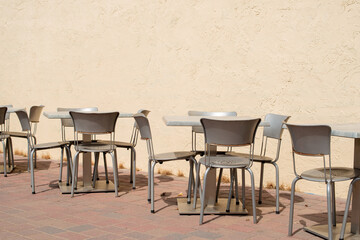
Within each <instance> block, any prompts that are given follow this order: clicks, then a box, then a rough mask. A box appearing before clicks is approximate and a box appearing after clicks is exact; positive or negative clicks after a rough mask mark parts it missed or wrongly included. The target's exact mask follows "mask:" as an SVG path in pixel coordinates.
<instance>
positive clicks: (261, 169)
mask: <svg viewBox="0 0 360 240" xmlns="http://www.w3.org/2000/svg"><path fill="white" fill-rule="evenodd" d="M264 165H265V164H264V163H263V162H262V163H261V168H260V188H259V201H258V203H259V204H262V191H263V182H264Z"/></svg>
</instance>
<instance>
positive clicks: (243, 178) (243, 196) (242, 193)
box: [241, 169, 246, 209]
mask: <svg viewBox="0 0 360 240" xmlns="http://www.w3.org/2000/svg"><path fill="white" fill-rule="evenodd" d="M241 178H242V180H241V181H242V186H241V197H242V206H243V209H245V197H246V196H245V169H241Z"/></svg>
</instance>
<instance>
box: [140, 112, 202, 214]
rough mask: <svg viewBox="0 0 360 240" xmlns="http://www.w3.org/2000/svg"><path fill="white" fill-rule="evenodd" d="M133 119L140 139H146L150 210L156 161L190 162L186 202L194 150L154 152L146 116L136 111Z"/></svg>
mask: <svg viewBox="0 0 360 240" xmlns="http://www.w3.org/2000/svg"><path fill="white" fill-rule="evenodd" d="M134 118H135V121H136V123H137V125H138V127H139V130H140V135H141V139H143V140H146V145H147V150H148V155H149V162H148V174H149V176H148V201H149V202H151V212H152V213H155V210H154V209H155V208H154V175H155V174H154V169H155V165H156V164H157V163H160V164H162V163H164V162H168V161H178V160H186V161H191V162H192V164H190V174H189V182H188V193H187V194H188V199H187V201H188V204H190V202H191V190H192V185H193V184H192V179H193V176H192V174H193V171H192V170H193V169H192V168H193V166H194V164H196V160H195V155H196V154H195V153H194V152H186V151H183V152H169V153H161V154H155V152H154V147H153V141H152V135H151V130H150V124H149V120H148V118H147V117H146V116H145V115H144V114H142V113H138V114H135V115H134Z"/></svg>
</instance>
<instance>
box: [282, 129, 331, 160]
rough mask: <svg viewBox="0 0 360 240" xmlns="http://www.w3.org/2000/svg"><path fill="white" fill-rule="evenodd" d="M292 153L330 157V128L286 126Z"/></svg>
mask: <svg viewBox="0 0 360 240" xmlns="http://www.w3.org/2000/svg"><path fill="white" fill-rule="evenodd" d="M286 126H287V128H288V129H289V132H290V136H291V142H292V148H293V151H294V152H295V153H297V154H301V155H313V156H324V155H330V142H331V127H330V126H327V125H294V124H286Z"/></svg>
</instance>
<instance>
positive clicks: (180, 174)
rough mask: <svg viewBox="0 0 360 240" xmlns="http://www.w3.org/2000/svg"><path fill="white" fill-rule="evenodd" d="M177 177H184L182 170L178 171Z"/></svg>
mask: <svg viewBox="0 0 360 240" xmlns="http://www.w3.org/2000/svg"><path fill="white" fill-rule="evenodd" d="M177 176H178V177H184V176H185V175H184V173H183V172H182V171H181V170H178V173H177Z"/></svg>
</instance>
